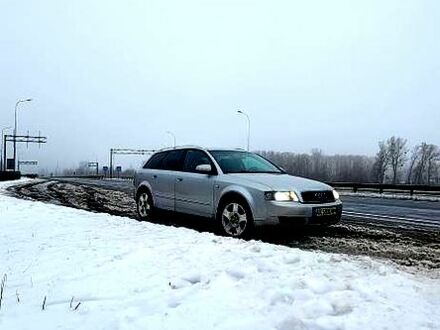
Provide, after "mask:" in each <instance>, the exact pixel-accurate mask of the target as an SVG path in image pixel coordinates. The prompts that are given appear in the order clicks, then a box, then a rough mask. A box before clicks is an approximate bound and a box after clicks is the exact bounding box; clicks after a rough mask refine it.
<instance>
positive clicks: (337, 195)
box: [333, 190, 339, 200]
mask: <svg viewBox="0 0 440 330" xmlns="http://www.w3.org/2000/svg"><path fill="white" fill-rule="evenodd" d="M333 197H334V198H335V200H338V199H339V193H338V192H337V191H336V190H333Z"/></svg>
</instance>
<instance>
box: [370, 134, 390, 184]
mask: <svg viewBox="0 0 440 330" xmlns="http://www.w3.org/2000/svg"><path fill="white" fill-rule="evenodd" d="M389 162H390V157H389V155H388V148H387V145H386V144H385V142H384V141H381V142H379V151H378V152H377V154H376V160H375V162H374V165H373V175H374V178H375V180H376V181H377V182H379V183H384V181H385V173H386V171H387V169H388V165H389Z"/></svg>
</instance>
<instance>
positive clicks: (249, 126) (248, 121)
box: [237, 110, 251, 151]
mask: <svg viewBox="0 0 440 330" xmlns="http://www.w3.org/2000/svg"><path fill="white" fill-rule="evenodd" d="M237 113H239V114H241V115H244V116H246V118H247V123H248V127H247V128H248V132H247V151H249V145H250V139H251V119H250V118H249V115H248V114H247V113H246V112H244V111H241V110H237Z"/></svg>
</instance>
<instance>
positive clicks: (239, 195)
mask: <svg viewBox="0 0 440 330" xmlns="http://www.w3.org/2000/svg"><path fill="white" fill-rule="evenodd" d="M237 199H238V200H241V201H242V202H245V203H246V205H247V206H248V208H249V210H250V212H251V216H252V218H254V208H253V204H252V203H253V200H252V196H251V194H249V193H248V192H247V191H245V190H244V189H243V190H242V189H240V190H238V189H237V190H235V189H229V190H227V191H224V192H223V193H222V195H221V196H220V198H219V200H218V203H217V206H216V210H215V217H216V219H217V218H218V215H219V212H221V210H220V207H221V206H222V205H223V203H225V201H229V200H237Z"/></svg>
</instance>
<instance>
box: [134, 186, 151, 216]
mask: <svg viewBox="0 0 440 330" xmlns="http://www.w3.org/2000/svg"><path fill="white" fill-rule="evenodd" d="M136 206H137V207H136V208H137V213H138V217H139V219H140V220H141V221H151V220H152V216H153V213H154V206H153V199H152V198H151V194H150V192H149V191H146V190H142V191H141V192H139V194H138V196H137V198H136Z"/></svg>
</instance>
